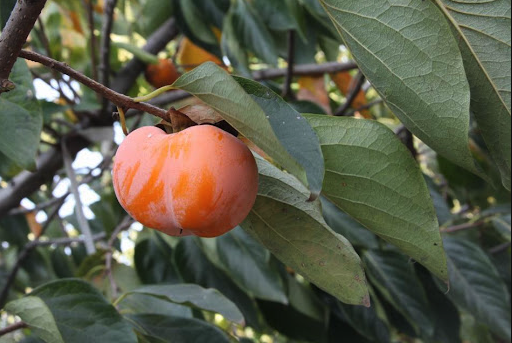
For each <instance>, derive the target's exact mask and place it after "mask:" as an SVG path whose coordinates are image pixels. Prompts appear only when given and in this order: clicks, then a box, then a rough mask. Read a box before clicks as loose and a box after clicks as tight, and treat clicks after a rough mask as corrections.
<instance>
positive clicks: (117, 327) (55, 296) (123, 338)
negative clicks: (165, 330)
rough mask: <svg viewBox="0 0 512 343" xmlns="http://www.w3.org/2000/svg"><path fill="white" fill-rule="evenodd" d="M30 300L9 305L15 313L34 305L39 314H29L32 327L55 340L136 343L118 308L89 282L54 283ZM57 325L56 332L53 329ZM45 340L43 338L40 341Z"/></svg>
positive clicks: (39, 289) (38, 289)
mask: <svg viewBox="0 0 512 343" xmlns="http://www.w3.org/2000/svg"><path fill="white" fill-rule="evenodd" d="M27 299H29V300H25V301H23V302H22V303H16V302H14V303H12V304H13V305H9V306H11V309H12V310H13V311H21V310H23V311H27V310H28V309H29V308H30V307H31V306H32V307H33V308H34V311H38V313H39V315H35V314H34V313H35V312H32V313H31V314H30V315H29V314H27V316H29V317H30V318H31V319H30V320H31V323H30V325H31V326H35V327H39V328H43V327H44V330H45V331H46V334H49V332H48V330H51V334H52V339H53V337H58V334H59V335H60V336H61V337H62V340H63V341H64V342H76V343H81V342H89V343H90V342H91V339H94V342H97V343H102V342H105V343H106V342H109V343H110V342H119V343H124V342H126V343H133V342H135V341H136V338H135V334H134V333H133V331H132V330H131V328H130V326H129V325H128V324H127V323H126V322H125V321H124V319H123V318H122V317H121V316H120V315H119V313H118V312H117V311H116V309H115V308H114V307H113V306H112V305H111V304H109V303H108V302H107V301H106V300H105V298H104V297H103V296H102V295H101V294H100V293H99V292H98V291H97V290H96V289H95V288H94V287H93V286H92V285H90V284H88V283H86V282H83V281H80V280H73V279H68V280H59V281H56V282H51V283H48V284H45V285H43V286H41V287H39V288H37V289H35V290H34V291H33V292H32V293H31V294H30V297H29V298H27ZM20 304H21V305H20ZM43 305H44V306H46V308H44V307H43ZM20 313H21V312H20ZM50 315H51V316H52V317H50ZM27 318H28V317H27ZM52 318H53V320H52ZM55 324H56V327H57V328H58V331H57V332H55V331H54V328H53V329H52V327H53V326H54V325H55ZM40 330H42V329H40ZM45 337H46V336H42V335H41V338H43V339H46V338H45ZM47 342H51V343H53V342H59V341H58V340H49V341H47Z"/></svg>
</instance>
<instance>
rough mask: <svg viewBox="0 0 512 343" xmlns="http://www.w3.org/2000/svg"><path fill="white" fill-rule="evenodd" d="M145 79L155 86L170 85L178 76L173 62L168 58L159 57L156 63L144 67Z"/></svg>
mask: <svg viewBox="0 0 512 343" xmlns="http://www.w3.org/2000/svg"><path fill="white" fill-rule="evenodd" d="M144 76H145V77H146V81H148V83H149V84H150V85H152V86H153V87H155V88H157V89H158V88H162V87H165V86H169V85H172V84H173V83H174V81H176V80H177V79H178V78H179V77H180V73H179V72H178V70H177V69H176V66H175V65H174V63H172V61H171V60H169V59H160V60H159V61H158V63H157V64H150V65H148V66H147V67H146V72H145V74H144Z"/></svg>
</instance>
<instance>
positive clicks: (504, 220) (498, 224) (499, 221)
mask: <svg viewBox="0 0 512 343" xmlns="http://www.w3.org/2000/svg"><path fill="white" fill-rule="evenodd" d="M511 221H512V220H511V215H510V214H507V215H505V216H502V217H496V218H494V219H493V220H492V224H493V225H494V228H495V229H496V231H498V232H499V233H500V234H501V236H502V237H503V238H504V239H506V240H507V241H508V242H510V241H511V240H512V237H511V231H512V228H511Z"/></svg>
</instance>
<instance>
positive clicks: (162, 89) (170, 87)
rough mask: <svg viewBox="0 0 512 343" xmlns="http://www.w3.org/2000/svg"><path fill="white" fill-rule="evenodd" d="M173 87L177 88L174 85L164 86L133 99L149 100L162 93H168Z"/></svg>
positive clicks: (139, 100)
mask: <svg viewBox="0 0 512 343" xmlns="http://www.w3.org/2000/svg"><path fill="white" fill-rule="evenodd" d="M173 89H176V88H175V87H174V86H172V85H170V86H164V87H162V88H158V89H157V90H155V91H154V92H151V93H149V94H148V95H144V96H139V97H137V98H133V101H135V102H145V101H149V100H152V99H154V98H156V97H157V96H159V95H162V94H164V93H166V92H168V91H172V90H173Z"/></svg>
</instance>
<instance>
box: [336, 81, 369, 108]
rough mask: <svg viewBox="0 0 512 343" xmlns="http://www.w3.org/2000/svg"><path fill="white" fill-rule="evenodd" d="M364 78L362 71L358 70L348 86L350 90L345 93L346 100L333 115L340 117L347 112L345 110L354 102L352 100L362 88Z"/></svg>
mask: <svg viewBox="0 0 512 343" xmlns="http://www.w3.org/2000/svg"><path fill="white" fill-rule="evenodd" d="M365 80H366V78H365V77H364V74H363V73H362V72H359V73H358V74H357V76H356V77H355V78H354V79H353V80H352V82H351V85H350V87H349V89H350V91H349V93H348V95H347V101H346V102H345V103H344V104H343V105H341V106H340V108H338V109H337V110H336V112H335V114H334V115H335V116H338V117H341V116H344V115H345V114H346V112H347V110H348V109H349V108H350V107H352V105H353V104H354V101H355V100H356V98H357V95H358V94H359V92H360V91H361V89H362V88H363V84H364V81H365Z"/></svg>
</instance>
